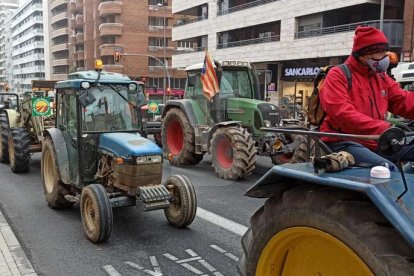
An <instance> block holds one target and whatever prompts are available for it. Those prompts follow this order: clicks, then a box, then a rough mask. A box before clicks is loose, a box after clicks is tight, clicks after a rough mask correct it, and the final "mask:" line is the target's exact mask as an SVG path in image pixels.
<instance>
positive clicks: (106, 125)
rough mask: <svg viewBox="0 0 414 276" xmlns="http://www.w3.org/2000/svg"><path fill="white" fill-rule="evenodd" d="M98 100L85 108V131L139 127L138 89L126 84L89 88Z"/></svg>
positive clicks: (83, 123) (83, 117) (120, 129)
mask: <svg viewBox="0 0 414 276" xmlns="http://www.w3.org/2000/svg"><path fill="white" fill-rule="evenodd" d="M89 92H91V93H93V95H94V96H95V98H96V100H95V101H94V102H93V103H92V104H90V105H88V106H86V107H85V108H83V111H82V128H83V131H86V132H87V131H102V132H107V131H130V130H135V129H138V128H139V124H138V119H137V112H136V106H137V91H135V90H134V91H131V90H128V88H127V87H125V86H120V85H119V86H105V85H104V86H100V87H93V88H90V89H89Z"/></svg>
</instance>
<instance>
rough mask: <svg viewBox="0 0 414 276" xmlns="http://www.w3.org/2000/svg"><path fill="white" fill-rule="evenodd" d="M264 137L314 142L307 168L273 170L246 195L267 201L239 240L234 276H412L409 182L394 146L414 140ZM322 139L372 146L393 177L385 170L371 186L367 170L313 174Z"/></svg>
mask: <svg viewBox="0 0 414 276" xmlns="http://www.w3.org/2000/svg"><path fill="white" fill-rule="evenodd" d="M267 130H268V131H274V132H278V133H286V134H302V135H308V136H311V137H313V138H314V139H313V140H314V141H315V143H311V142H310V139H309V143H308V144H309V146H308V149H309V152H314V156H313V158H314V162H313V163H311V162H305V163H300V164H285V165H281V166H274V167H273V168H272V169H270V170H269V171H268V172H267V173H266V174H265V175H264V176H263V177H262V178H261V179H260V180H259V181H258V182H257V183H256V184H255V185H254V186H253V187H251V188H250V189H249V190H248V191H247V193H246V195H247V196H250V197H255V198H268V199H267V201H266V202H265V203H264V205H263V206H262V207H261V208H260V209H259V210H258V211H257V212H256V213H255V214H254V215H253V216H252V218H251V227H250V228H249V230H248V231H247V232H246V234H245V235H244V236H243V238H242V245H243V251H244V252H243V255H242V257H241V258H240V260H239V264H238V269H239V272H240V274H241V275H244V276H251V275H258V276H259V275H260V276H270V275H272V276H273V275H414V258H413V257H414V190H413V189H412V188H410V186H411V185H412V183H414V174H407V175H405V174H404V171H403V170H402V166H401V163H400V162H398V160H399V158H398V152H399V150H400V149H401V146H402V145H403V144H404V143H405V142H406V137H408V136H414V132H408V133H404V132H403V131H402V130H401V129H399V128H391V129H389V130H387V131H386V132H385V133H383V134H382V135H381V136H362V135H349V134H348V135H347V134H332V133H320V132H308V131H295V130H282V129H273V130H272V129H267ZM321 136H338V137H342V138H347V139H352V138H357V139H376V140H378V144H379V152H380V153H381V154H383V155H385V156H393V157H395V159H396V160H397V162H396V164H399V165H398V166H399V168H398V170H399V172H398V171H397V170H395V171H391V173H390V176H389V178H386V177H387V176H388V175H387V170H385V172H386V173H385V175H382V177H385V178H378V176H381V175H377V176H376V175H374V174H371V173H373V172H371V170H373V169H374V168H372V169H371V168H369V166H367V164H360V165H359V167H357V166H354V167H349V168H346V169H343V170H340V171H336V172H326V171H324V170H320V168H321V167H319V165H316V164H318V163H319V162H316V161H315V160H321V159H323V158H320V156H319V155H320V152H321V150H322V149H326V147H322V146H321V144H320V141H319V140H318V137H321ZM311 145H312V147H311ZM312 148H313V150H312ZM308 157H309V156H308ZM323 160H326V159H323ZM380 169H384V168H381V167H380ZM381 171H384V170H379V172H381Z"/></svg>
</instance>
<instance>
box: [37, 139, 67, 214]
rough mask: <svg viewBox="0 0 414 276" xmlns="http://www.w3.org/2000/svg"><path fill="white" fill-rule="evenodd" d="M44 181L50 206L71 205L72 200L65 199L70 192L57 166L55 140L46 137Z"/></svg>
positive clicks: (42, 167)
mask: <svg viewBox="0 0 414 276" xmlns="http://www.w3.org/2000/svg"><path fill="white" fill-rule="evenodd" d="M41 172H42V183H43V190H44V194H45V198H46V202H47V204H48V205H49V207H50V208H65V207H71V206H72V205H73V203H72V202H69V201H67V200H66V199H65V197H64V196H65V194H69V192H68V191H67V189H66V188H65V187H64V186H63V183H62V181H61V180H60V175H59V170H58V168H57V161H56V153H55V148H54V146H53V142H52V140H51V139H50V138H46V139H45V140H44V142H43V148H42V161H41Z"/></svg>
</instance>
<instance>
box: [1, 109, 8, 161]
mask: <svg viewBox="0 0 414 276" xmlns="http://www.w3.org/2000/svg"><path fill="white" fill-rule="evenodd" d="M0 162H2V163H9V119H8V116H7V113H6V112H2V113H1V114H0Z"/></svg>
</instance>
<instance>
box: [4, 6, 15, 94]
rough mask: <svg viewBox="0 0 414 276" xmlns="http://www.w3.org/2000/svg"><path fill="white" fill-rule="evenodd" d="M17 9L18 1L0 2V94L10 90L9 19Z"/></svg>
mask: <svg viewBox="0 0 414 276" xmlns="http://www.w3.org/2000/svg"><path fill="white" fill-rule="evenodd" d="M18 7H19V5H18V0H0V92H2V91H5V90H6V89H12V87H11V80H12V72H11V70H9V69H8V68H11V66H12V51H11V49H12V47H11V41H12V40H11V30H10V25H11V17H12V15H13V12H14V11H15V10H16V9H17V8H18Z"/></svg>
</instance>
